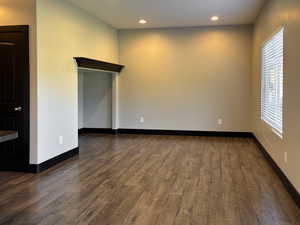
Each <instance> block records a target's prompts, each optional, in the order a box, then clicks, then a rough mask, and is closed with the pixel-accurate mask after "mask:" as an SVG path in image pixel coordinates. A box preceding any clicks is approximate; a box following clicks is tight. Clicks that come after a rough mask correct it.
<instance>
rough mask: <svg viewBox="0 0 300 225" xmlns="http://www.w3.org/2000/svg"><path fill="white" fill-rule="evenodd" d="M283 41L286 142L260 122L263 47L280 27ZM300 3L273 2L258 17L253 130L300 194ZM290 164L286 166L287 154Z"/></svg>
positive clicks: (254, 70) (287, 0)
mask: <svg viewBox="0 0 300 225" xmlns="http://www.w3.org/2000/svg"><path fill="white" fill-rule="evenodd" d="M282 25H284V26H285V37H284V105H283V126H284V134H283V139H280V138H279V137H278V136H277V135H276V134H274V133H273V132H272V131H271V129H270V128H269V127H268V126H267V125H266V124H265V123H264V122H262V121H261V119H260V80H261V73H260V72H261V71H260V68H261V63H260V60H261V54H260V51H261V44H262V43H263V42H264V41H265V40H267V39H268V38H269V37H270V35H271V34H272V33H274V32H275V31H276V30H277V29H278V28H279V27H280V26H282ZM299 40H300V1H299V0H284V1H283V0H271V1H269V3H268V4H267V5H266V6H265V7H264V9H263V11H262V13H261V15H260V16H259V18H258V20H257V22H256V24H255V31H254V54H253V62H254V68H253V79H252V90H253V93H252V95H253V130H254V133H255V135H256V136H257V138H258V139H259V140H260V141H261V142H262V144H263V145H264V146H265V148H266V149H267V150H268V152H269V153H270V154H271V156H272V157H273V158H274V160H275V161H276V162H277V164H278V165H279V166H280V167H281V168H282V169H283V170H284V172H285V174H286V175H287V176H288V178H289V179H290V180H291V181H292V183H293V184H294V185H295V186H296V188H297V189H298V191H300V176H299V171H300V150H299V146H300V138H299V137H300V133H299V130H300V120H299V115H300V104H299V96H300V88H299V87H300V76H299V74H300V66H299V62H300V61H299V59H300V45H299ZM285 152H287V154H288V161H287V163H285V161H284V154H285Z"/></svg>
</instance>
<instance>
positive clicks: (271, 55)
mask: <svg viewBox="0 0 300 225" xmlns="http://www.w3.org/2000/svg"><path fill="white" fill-rule="evenodd" d="M283 35H284V28H281V29H280V31H279V32H278V33H276V34H275V35H274V36H272V38H271V39H270V40H268V41H267V42H266V43H265V44H264V45H263V47H262V90H261V119H262V120H263V121H265V122H266V123H267V124H268V125H270V126H271V127H272V128H273V130H274V131H275V132H276V133H277V134H278V135H279V136H281V137H282V127H283V122H282V102H283V101H282V99H283Z"/></svg>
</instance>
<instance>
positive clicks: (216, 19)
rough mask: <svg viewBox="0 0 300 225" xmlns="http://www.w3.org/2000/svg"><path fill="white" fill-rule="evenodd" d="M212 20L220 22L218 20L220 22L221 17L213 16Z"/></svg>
mask: <svg viewBox="0 0 300 225" xmlns="http://www.w3.org/2000/svg"><path fill="white" fill-rule="evenodd" d="M210 19H211V21H218V20H219V17H218V16H213V17H211V18H210Z"/></svg>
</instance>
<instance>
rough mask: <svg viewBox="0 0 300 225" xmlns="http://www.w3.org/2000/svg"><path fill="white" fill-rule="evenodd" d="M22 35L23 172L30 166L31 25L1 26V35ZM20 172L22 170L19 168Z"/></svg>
mask: <svg viewBox="0 0 300 225" xmlns="http://www.w3.org/2000/svg"><path fill="white" fill-rule="evenodd" d="M7 32H11V33H22V34H23V36H24V38H23V43H22V47H23V49H24V51H25V52H24V53H23V55H24V56H25V58H24V61H23V62H24V65H23V67H24V68H25V69H24V71H23V73H22V76H24V77H23V78H22V79H23V85H24V88H23V93H22V103H23V104H24V105H22V108H23V111H22V112H23V114H22V120H23V121H22V125H23V126H24V131H25V132H24V142H25V143H24V144H26V148H27V150H26V151H27V154H26V158H24V166H25V167H26V168H21V170H23V171H27V170H28V169H29V165H30V62H29V59H30V56H29V25H12V26H0V34H1V33H7ZM17 169H18V170H19V169H20V168H17Z"/></svg>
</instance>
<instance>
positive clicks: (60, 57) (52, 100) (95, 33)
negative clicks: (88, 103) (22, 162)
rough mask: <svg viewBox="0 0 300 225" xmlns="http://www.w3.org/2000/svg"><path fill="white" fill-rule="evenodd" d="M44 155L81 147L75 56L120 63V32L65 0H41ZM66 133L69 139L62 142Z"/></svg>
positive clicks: (43, 157)
mask: <svg viewBox="0 0 300 225" xmlns="http://www.w3.org/2000/svg"><path fill="white" fill-rule="evenodd" d="M37 38H38V39H37V56H38V159H37V162H36V163H41V162H43V161H46V160H48V159H50V158H53V157H55V156H57V155H59V154H61V153H64V152H66V151H69V150H71V149H73V148H75V147H77V146H78V134H77V128H78V96H77V94H78V71H77V66H76V63H75V61H74V60H73V57H75V56H82V57H88V58H95V59H99V60H104V61H110V62H116V63H117V62H118V39H117V31H116V30H115V29H113V28H112V27H110V26H108V25H106V24H104V23H103V22H102V21H100V20H98V19H96V18H95V17H93V16H90V15H88V14H87V13H85V11H83V10H81V9H79V8H77V7H74V6H73V5H71V4H69V3H67V2H66V1H62V0H39V1H37ZM59 136H63V138H64V142H63V144H62V145H61V144H59Z"/></svg>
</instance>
